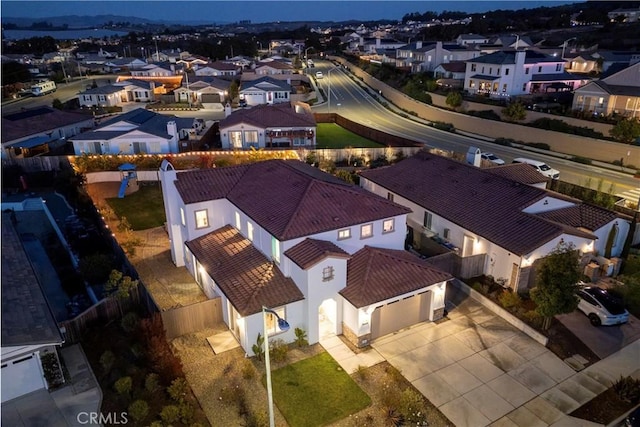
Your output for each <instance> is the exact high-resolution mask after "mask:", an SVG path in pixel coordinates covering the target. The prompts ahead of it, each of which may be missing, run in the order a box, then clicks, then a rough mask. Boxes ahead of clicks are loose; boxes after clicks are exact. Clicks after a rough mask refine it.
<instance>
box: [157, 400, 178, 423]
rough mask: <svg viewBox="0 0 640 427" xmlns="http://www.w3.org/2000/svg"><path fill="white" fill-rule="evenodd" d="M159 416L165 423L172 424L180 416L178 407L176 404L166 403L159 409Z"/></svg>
mask: <svg viewBox="0 0 640 427" xmlns="http://www.w3.org/2000/svg"><path fill="white" fill-rule="evenodd" d="M160 418H162V421H163V422H164V423H165V424H173V423H175V422H176V421H178V419H179V418H180V409H179V408H178V407H177V406H176V405H167V406H165V407H164V408H162V411H160Z"/></svg>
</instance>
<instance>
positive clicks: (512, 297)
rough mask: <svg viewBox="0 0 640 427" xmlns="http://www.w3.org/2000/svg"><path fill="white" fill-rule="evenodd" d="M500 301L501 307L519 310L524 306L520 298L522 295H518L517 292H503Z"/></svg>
mask: <svg viewBox="0 0 640 427" xmlns="http://www.w3.org/2000/svg"><path fill="white" fill-rule="evenodd" d="M498 299H499V301H500V305H502V306H503V307H504V308H517V307H519V306H520V305H521V304H522V298H520V295H518V293H517V292H512V291H508V290H504V291H502V293H501V294H500V297H499V298H498Z"/></svg>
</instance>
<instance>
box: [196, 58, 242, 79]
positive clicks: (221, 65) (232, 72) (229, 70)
mask: <svg viewBox="0 0 640 427" xmlns="http://www.w3.org/2000/svg"><path fill="white" fill-rule="evenodd" d="M195 74H196V76H215V77H219V76H237V75H238V74H239V70H238V66H237V65H234V64H231V63H228V62H222V61H216V62H210V63H208V64H206V65H202V66H199V67H198V68H197V69H196V70H195Z"/></svg>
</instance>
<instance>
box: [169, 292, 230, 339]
mask: <svg viewBox="0 0 640 427" xmlns="http://www.w3.org/2000/svg"><path fill="white" fill-rule="evenodd" d="M161 315H162V324H163V325H164V329H165V332H166V336H167V339H173V338H176V337H179V336H180V335H184V334H189V333H192V332H197V331H200V330H202V329H206V328H215V327H217V326H221V325H222V324H223V320H222V303H221V301H220V297H218V298H213V299H209V300H206V301H202V302H199V303H196V304H191V305H188V306H185V307H178V308H173V309H171V310H167V311H163V312H161Z"/></svg>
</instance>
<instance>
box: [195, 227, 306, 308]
mask: <svg viewBox="0 0 640 427" xmlns="http://www.w3.org/2000/svg"><path fill="white" fill-rule="evenodd" d="M185 244H186V245H187V247H188V248H189V250H190V251H191V252H192V253H193V254H194V255H195V257H196V258H197V259H198V261H199V262H200V263H201V264H202V266H203V267H204V269H205V270H206V272H207V274H209V276H211V278H212V279H213V280H214V281H215V282H216V285H218V286H219V287H220V289H221V290H222V292H223V293H224V294H225V296H226V297H227V298H228V299H229V301H230V302H231V304H233V306H234V307H235V308H236V310H237V311H238V313H240V315H242V316H249V315H251V314H255V313H258V312H260V311H261V310H262V306H267V307H279V306H282V305H285V304H289V303H292V302H295V301H300V300H303V299H304V296H303V295H302V292H300V290H299V289H298V287H297V286H296V284H295V283H294V282H293V280H291V278H288V277H285V276H284V274H282V272H281V271H280V269H279V268H278V267H277V265H275V264H274V263H273V262H272V261H271V260H270V259H268V258H267V257H266V256H264V254H263V253H262V252H260V251H259V250H258V249H256V247H255V246H253V244H252V243H251V241H249V240H248V239H245V238H244V237H243V236H242V235H241V234H240V233H239V232H238V230H236V229H235V228H233V227H232V226H230V225H226V226H224V227H222V228H219V229H217V230H215V231H212V232H211V233H209V234H206V235H204V236H202V237H199V238H197V239H195V240H191V241H189V242H186V243H185Z"/></svg>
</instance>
